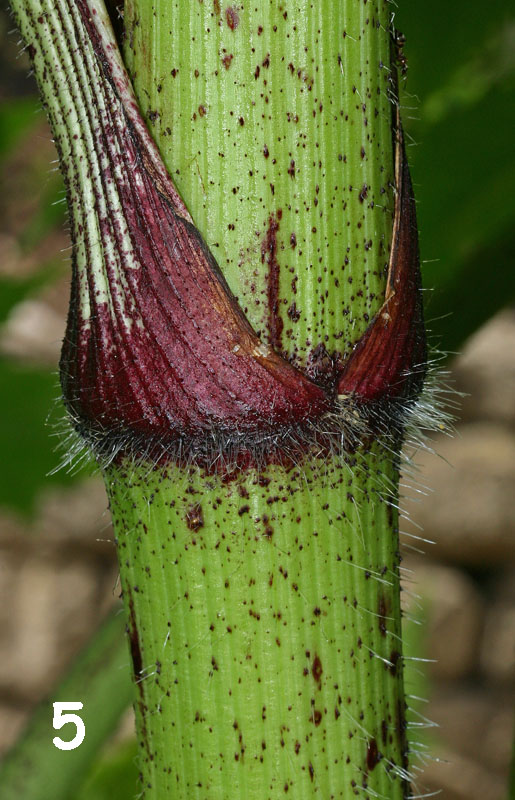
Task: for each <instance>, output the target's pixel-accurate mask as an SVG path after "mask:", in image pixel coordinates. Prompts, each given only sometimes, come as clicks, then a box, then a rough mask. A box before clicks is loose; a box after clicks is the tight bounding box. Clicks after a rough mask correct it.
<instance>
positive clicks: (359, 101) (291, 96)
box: [106, 0, 407, 800]
mask: <svg viewBox="0 0 515 800" xmlns="http://www.w3.org/2000/svg"><path fill="white" fill-rule="evenodd" d="M235 13H236V14H237V25H236V24H235V20H236V18H235V16H234V14H235ZM228 23H230V24H228ZM125 25H126V59H127V63H128V65H129V68H130V71H131V73H132V76H133V79H134V84H135V88H136V92H137V94H138V95H139V99H140V103H141V107H142V110H143V111H144V112H146V116H147V120H148V124H149V127H150V130H151V131H152V133H153V135H154V137H155V139H156V141H157V142H158V144H159V146H160V149H161V152H162V154H163V156H164V158H165V161H166V163H167V166H168V168H169V170H170V173H171V174H172V175H173V177H174V180H175V181H176V183H177V186H178V188H179V190H180V192H181V194H182V195H183V197H184V199H185V201H186V204H187V205H188V207H189V209H190V211H191V213H192V215H193V217H194V220H195V223H196V224H197V226H198V227H199V229H200V230H201V232H202V234H203V236H204V237H205V238H206V241H207V242H208V243H209V245H210V246H211V247H212V248H213V251H214V252H215V254H216V256H217V259H218V261H219V263H220V265H221V267H222V269H223V271H224V275H225V277H226V278H227V280H228V281H229V283H230V285H231V288H232V289H233V291H234V292H235V293H236V294H237V296H238V298H239V300H240V304H241V305H242V307H243V308H244V310H245V313H246V314H247V316H248V317H249V319H250V321H251V322H252V323H253V325H254V326H255V327H256V329H257V330H259V332H260V334H261V336H263V338H265V339H266V338H267V337H268V339H269V341H270V342H271V344H273V345H274V346H275V347H276V348H278V349H281V350H282V352H284V353H286V354H287V355H288V356H289V357H290V358H291V359H292V360H294V362H295V363H296V364H298V365H299V366H308V367H309V365H310V363H311V364H312V363H313V359H314V356H313V353H314V350H315V348H316V346H317V345H323V346H324V348H326V351H327V353H331V354H332V353H333V352H334V351H335V350H339V351H340V352H341V353H346V352H348V351H349V350H350V347H351V345H352V343H353V342H354V341H356V339H357V338H359V335H360V334H361V333H362V332H363V330H364V329H365V328H366V325H367V322H368V320H369V319H370V318H371V316H372V315H373V313H374V312H375V311H376V310H377V308H378V305H379V304H380V302H381V297H382V296H383V293H384V275H385V271H384V267H385V264H386V262H387V260H388V249H389V248H388V242H389V237H390V234H391V210H392V193H391V185H390V181H391V176H392V166H391V165H392V137H391V104H390V101H389V99H388V97H387V88H388V84H387V80H388V71H387V70H386V69H383V68H382V65H387V64H388V63H389V37H388V33H387V29H388V9H387V5H386V4H383V3H372V4H368V5H367V6H366V7H365V6H364V7H363V8H361V7H360V6H358V5H354V4H351V3H345V2H342V3H338V4H336V6H335V5H334V4H330V3H324V2H322V3H320V4H317V7H316V9H314V8H313V7H311V8H309V9H303V10H300V9H299V8H298V7H297V6H296V5H295V4H290V3H285V4H284V6H281V7H279V6H275V5H273V6H272V5H271V4H267V3H256V4H253V5H252V7H250V6H249V7H245V8H244V9H242V8H240V7H238V8H236V6H235V7H231V8H225V7H223V8H221V9H220V10H218V6H217V4H216V3H215V4H210V3H204V4H194V5H190V4H162V6H158V7H156V6H155V5H154V4H153V3H150V2H148V1H147V0H132V2H130V3H128V4H127V5H126V11H125ZM276 28H277V30H276ZM385 212H388V213H385ZM271 220H273V221H274V223H275V224H276V225H277V229H276V231H274V235H275V237H276V239H275V241H274V245H273V246H274V247H275V250H274V253H273V258H274V259H275V260H276V261H277V265H278V271H279V280H278V286H277V287H276V289H275V291H276V297H277V298H278V305H277V309H278V311H277V314H278V316H280V318H281V320H282V323H283V330H282V336H279V337H277V327H275V328H274V326H273V325H270V283H271V281H273V280H274V276H273V275H272V274H271V263H270V262H271V258H270V239H269V238H267V237H268V236H269V231H270V221H271ZM292 307H293V308H294V313H292V311H291V309H292ZM274 337H275V339H274ZM378 476H379V477H378ZM381 476H382V477H381ZM106 479H107V486H108V492H109V496H110V501H111V510H112V514H113V520H114V524H115V528H116V531H117V536H118V547H119V554H120V565H121V576H122V585H123V592H124V598H125V603H126V608H127V611H128V615H129V619H130V635H131V641H132V647H133V659H134V663H135V669H136V675H137V691H138V700H137V705H136V714H137V726H138V732H139V738H140V745H141V765H142V776H143V789H144V794H145V797H148V798H162V797H174V798H220V799H221V798H248V797H250V798H256V800H261V799H262V798H263V799H264V798H276V797H283V796H284V795H285V794H286V793H289V794H290V796H292V797H295V798H299V800H307V798H311V797H314V796H320V797H324V798H325V797H327V798H329V797H334V798H336V797H338V798H350V797H353V796H355V795H356V794H360V795H364V796H367V795H368V796H370V795H373V793H374V792H375V793H377V794H378V795H379V796H382V797H388V798H401V797H403V796H405V793H406V791H407V789H406V785H407V784H406V782H405V780H404V779H403V778H404V777H405V775H406V773H405V766H406V765H405V748H406V744H405V722H404V707H405V704H404V697H403V687H402V660H401V655H400V654H401V645H400V609H399V583H398V570H397V566H398V537H397V527H396V525H397V517H396V514H395V512H394V510H393V509H392V508H391V507H389V506H387V505H386V504H385V503H383V502H382V501H381V499H380V497H379V492H378V484H380V483H381V480H384V481H385V482H386V483H388V482H389V481H390V482H391V483H392V484H395V480H396V468H395V465H393V464H392V458H391V455H390V454H386V453H384V452H381V449H380V447H379V446H376V447H375V448H372V449H371V450H370V452H367V453H366V454H363V453H358V454H356V455H355V456H354V457H353V458H349V459H348V461H347V462H345V461H342V460H341V459H337V458H335V459H331V458H329V459H325V460H324V459H322V458H321V459H318V460H317V459H313V460H306V461H305V462H304V463H301V464H299V465H297V466H292V467H291V468H290V469H288V468H283V467H279V466H274V467H269V468H268V469H266V470H264V471H263V472H258V471H255V470H248V471H246V472H245V473H244V474H239V475H238V474H233V475H229V476H228V475H210V474H208V475H206V474H202V472H201V471H198V470H196V469H189V470H188V469H180V468H176V467H167V468H159V467H158V468H156V469H154V470H150V471H149V470H148V469H134V467H133V466H132V465H130V464H125V465H123V466H122V467H115V468H112V469H110V470H109V471H108V473H107V475H106ZM140 670H141V672H140ZM369 792H370V795H369ZM373 796H376V795H373Z"/></svg>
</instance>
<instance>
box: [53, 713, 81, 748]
mask: <svg viewBox="0 0 515 800" xmlns="http://www.w3.org/2000/svg"><path fill="white" fill-rule="evenodd" d="M53 706H54V719H53V721H52V724H53V726H54V729H55V730H56V731H58V730H60V729H61V728H62V727H63V725H66V723H67V722H73V724H74V725H75V727H76V728H77V733H76V734H75V736H74V737H73V739H72V740H71V742H63V740H62V739H61V738H60V737H59V736H54V744H55V746H56V747H58V748H59V750H75V748H76V747H78V746H79V745H81V744H82V742H83V741H84V737H85V735H86V726H85V725H84V721H83V720H82V719H81V718H80V717H79V716H78V715H77V714H63V711H80V709H81V708H82V703H54V704H53Z"/></svg>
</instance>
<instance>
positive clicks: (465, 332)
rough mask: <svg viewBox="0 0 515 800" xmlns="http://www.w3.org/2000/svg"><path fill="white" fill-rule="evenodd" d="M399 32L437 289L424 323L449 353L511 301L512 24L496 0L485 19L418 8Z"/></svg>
mask: <svg viewBox="0 0 515 800" xmlns="http://www.w3.org/2000/svg"><path fill="white" fill-rule="evenodd" d="M435 20H438V21H439V27H438V28H436V29H435ZM402 28H403V31H404V32H405V33H406V34H407V45H406V54H407V56H408V61H409V65H410V66H409V73H408V81H407V85H406V90H407V91H406V94H405V96H404V98H403V104H404V106H408V107H411V108H412V109H413V110H412V111H408V110H407V109H406V110H405V112H404V117H405V119H406V118H407V117H409V116H410V114H411V118H410V119H406V128H407V131H408V135H409V136H410V137H411V139H412V141H413V142H415V143H416V144H415V145H414V146H412V147H410V149H409V158H410V161H411V164H412V174H413V180H414V184H415V191H416V195H417V200H418V219H419V228H420V242H421V255H422V259H423V261H426V263H425V264H424V267H423V271H424V284H425V286H427V287H434V289H435V291H434V292H433V293H430V295H429V301H428V306H427V316H428V318H429V319H430V320H432V322H431V324H430V325H431V328H432V330H433V333H434V334H435V336H436V339H437V340H441V346H442V347H443V349H446V350H455V349H456V348H459V347H460V345H461V344H462V343H463V341H464V339H465V338H467V336H469V335H470V334H471V333H472V332H473V331H474V330H475V329H476V328H477V327H478V326H479V325H480V324H482V323H483V322H484V321H486V319H488V317H489V316H490V315H492V314H494V313H495V312H496V311H498V310H499V309H500V308H502V307H503V306H505V305H506V304H507V303H509V302H513V300H514V299H515V270H514V269H513V267H512V264H513V246H512V243H513V234H512V231H513V229H514V228H515V195H514V193H513V185H514V182H515V148H514V147H513V131H514V130H515V46H514V45H515V16H514V15H513V13H512V14H511V16H510V15H509V12H508V9H507V7H506V4H505V3H503V2H500V1H499V0H494V2H492V3H490V4H489V6H488V14H485V13H484V9H481V8H480V6H479V5H478V4H475V5H474V4H470V3H469V2H465V0H457V1H456V2H455V3H452V4H448V3H446V2H445V3H444V2H443V0H436V2H434V3H431V4H430V5H428V4H427V3H422V2H420V0H416V2H413V3H410V4H406V5H405V7H403V9H402ZM408 91H411V92H414V93H415V94H416V95H417V96H418V98H419V100H414V99H410V98H409V96H408V94H407V92H408ZM449 312H451V315H449Z"/></svg>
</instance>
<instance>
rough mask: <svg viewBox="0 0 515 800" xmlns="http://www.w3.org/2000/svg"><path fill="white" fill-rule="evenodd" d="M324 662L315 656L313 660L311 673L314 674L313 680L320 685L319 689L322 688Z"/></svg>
mask: <svg viewBox="0 0 515 800" xmlns="http://www.w3.org/2000/svg"><path fill="white" fill-rule="evenodd" d="M323 671H324V670H323V669H322V662H321V661H320V658H319V656H318V655H315V657H314V659H313V666H312V667H311V672H312V674H313V678H314V679H315V681H316V683H317V684H318V688H319V689H321V688H322V672H323Z"/></svg>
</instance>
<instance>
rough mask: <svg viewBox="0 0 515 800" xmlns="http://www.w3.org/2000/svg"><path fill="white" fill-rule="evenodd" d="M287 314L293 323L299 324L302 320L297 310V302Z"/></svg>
mask: <svg viewBox="0 0 515 800" xmlns="http://www.w3.org/2000/svg"><path fill="white" fill-rule="evenodd" d="M286 313H287V314H288V316H289V318H290V319H291V321H292V322H298V321H299V319H300V311H299V309H298V308H297V305H296V303H295V300H294V301H293V303H292V304H291V306H290V307H289V308H288V311H287V312H286Z"/></svg>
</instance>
